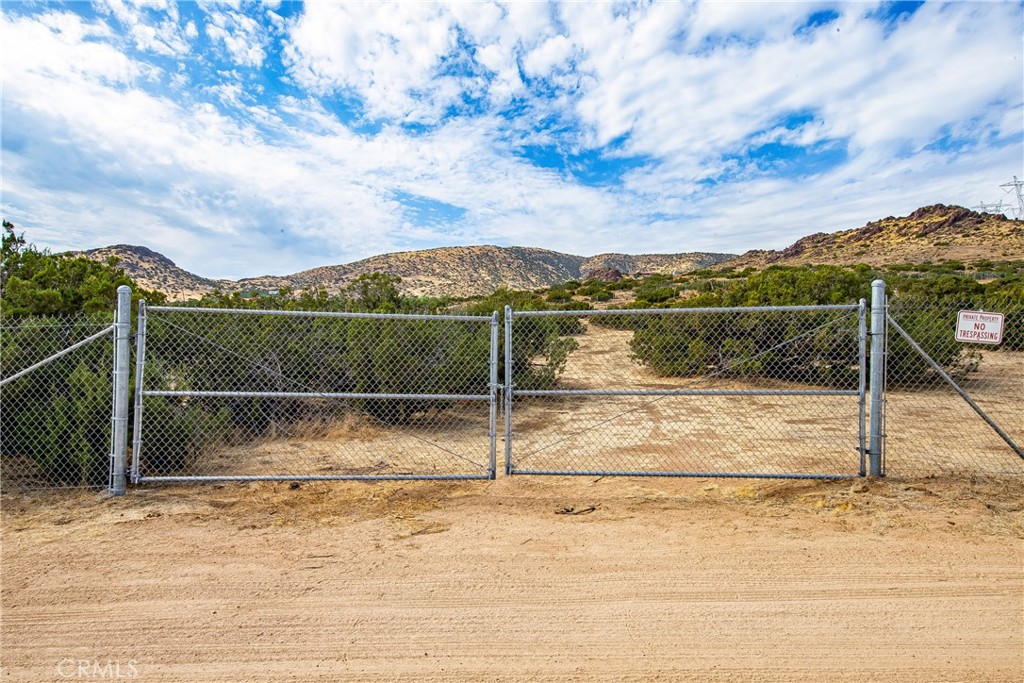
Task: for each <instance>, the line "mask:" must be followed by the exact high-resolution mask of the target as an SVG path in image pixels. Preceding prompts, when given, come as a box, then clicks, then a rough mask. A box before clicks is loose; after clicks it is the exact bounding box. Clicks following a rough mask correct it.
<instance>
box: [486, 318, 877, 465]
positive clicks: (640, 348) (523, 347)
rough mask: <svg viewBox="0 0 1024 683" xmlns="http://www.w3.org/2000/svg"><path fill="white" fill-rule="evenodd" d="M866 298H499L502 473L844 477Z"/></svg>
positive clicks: (857, 402)
mask: <svg viewBox="0 0 1024 683" xmlns="http://www.w3.org/2000/svg"><path fill="white" fill-rule="evenodd" d="M866 324H867V307H866V304H865V302H864V301H863V300H862V301H861V302H860V303H859V304H854V305H832V306H778V307H758V308H717V309H697V308H691V309H685V308H678V309H655V310H639V309H633V310H628V309H624V310H605V311H593V310H590V311H512V310H511V308H506V309H505V354H504V377H505V469H506V472H507V473H508V474H582V475H597V476H601V475H659V476H717V477H722V476H726V477H728V476H735V477H791V478H845V477H852V476H857V475H858V474H860V475H863V474H864V472H865V455H866V444H865V439H866V412H865V411H866V403H867V401H866V398H867V397H866V389H867V373H866V370H867V362H866V347H867V345H866V341H867V328H866Z"/></svg>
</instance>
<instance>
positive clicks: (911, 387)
mask: <svg viewBox="0 0 1024 683" xmlns="http://www.w3.org/2000/svg"><path fill="white" fill-rule="evenodd" d="M961 310H972V311H980V310H984V311H988V312H1000V313H1003V314H1004V316H1005V320H1004V328H1003V329H1004V340H1003V343H1002V344H1001V345H999V346H994V345H989V344H976V343H963V342H958V341H956V339H955V331H956V324H957V314H958V313H959V311H961ZM889 315H890V317H891V319H892V320H893V321H895V322H896V323H897V324H898V325H899V326H900V327H902V328H903V329H904V330H905V331H906V332H907V334H908V335H909V336H910V337H911V338H912V339H913V340H914V341H915V342H916V343H917V344H918V345H919V346H920V347H921V349H922V350H923V351H924V353H925V354H927V356H928V357H930V358H931V359H932V360H933V361H934V362H935V363H936V364H937V365H938V366H940V367H941V368H942V369H943V370H944V372H945V373H947V374H948V375H949V377H950V378H951V379H952V380H953V381H954V382H955V383H956V384H957V385H958V386H959V387H960V388H961V389H963V391H965V392H966V393H967V394H968V395H969V396H970V397H971V398H972V399H973V400H974V401H975V402H976V403H977V405H978V406H979V407H980V408H981V409H982V410H983V411H984V412H985V413H987V414H988V415H989V416H990V417H991V418H992V420H993V421H995V422H996V423H997V424H998V425H999V426H1000V427H1001V428H1002V429H1003V430H1004V431H1005V432H1006V433H1007V434H1008V435H1009V437H1010V438H1011V439H1012V440H1013V441H1015V442H1016V444H1017V445H1018V446H1021V445H1024V301H1019V300H1014V299H1011V298H1006V297H1003V298H993V297H981V296H979V297H977V298H975V299H946V300H935V299H932V300H922V299H915V298H892V299H890V301H889ZM887 341H888V349H887V355H888V385H887V392H886V404H885V416H886V421H885V433H886V444H885V446H886V447H885V454H886V455H885V459H886V473H887V474H888V475H890V476H922V475H931V474H947V473H953V472H974V473H987V474H1007V473H1011V474H1024V459H1021V457H1019V456H1018V455H1017V454H1016V453H1015V452H1014V450H1013V448H1012V447H1011V446H1010V445H1008V444H1007V443H1006V442H1005V441H1004V440H1003V439H1002V438H1000V436H999V435H998V434H997V433H996V431H995V430H994V429H993V428H992V427H991V426H989V425H988V424H986V422H985V421H984V420H983V419H982V417H981V416H979V414H978V413H977V412H976V411H975V410H974V409H973V408H971V406H970V405H969V404H968V402H967V401H966V400H964V398H963V397H962V396H960V394H959V393H957V391H956V389H955V388H954V387H953V386H952V385H951V384H950V383H949V382H948V381H946V380H945V379H944V378H943V377H942V375H941V374H940V373H939V372H937V371H936V370H935V369H934V368H933V367H932V366H931V365H930V364H929V363H928V362H927V360H926V359H925V357H924V355H922V354H921V353H920V352H918V351H917V350H915V349H914V348H913V346H912V345H911V344H910V343H909V342H907V340H906V339H905V338H904V337H903V336H902V335H901V334H900V332H899V331H898V330H897V329H896V328H895V327H894V326H892V325H890V327H889V331H888V340H887Z"/></svg>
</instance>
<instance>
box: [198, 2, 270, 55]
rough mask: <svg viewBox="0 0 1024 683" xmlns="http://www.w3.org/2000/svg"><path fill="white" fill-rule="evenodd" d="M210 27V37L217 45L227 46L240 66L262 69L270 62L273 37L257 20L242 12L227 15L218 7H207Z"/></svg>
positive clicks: (207, 29)
mask: <svg viewBox="0 0 1024 683" xmlns="http://www.w3.org/2000/svg"><path fill="white" fill-rule="evenodd" d="M204 9H206V11H207V19H208V23H207V24H206V28H205V30H206V35H207V36H209V37H210V40H212V41H213V42H214V43H215V44H223V45H224V48H225V49H226V50H227V53H228V55H229V56H230V58H231V60H232V61H233V62H234V63H235V64H237V65H238V66H244V67H259V66H260V65H262V64H263V60H264V59H266V56H267V53H266V45H267V43H268V42H269V41H270V40H271V34H270V32H269V31H267V30H265V29H264V27H263V26H262V25H261V24H260V23H258V22H257V21H256V20H255V19H253V18H252V17H250V16H247V15H246V14H244V13H242V12H238V11H227V12H223V11H220V10H219V9H217V6H213V7H204Z"/></svg>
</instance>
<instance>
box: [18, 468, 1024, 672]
mask: <svg viewBox="0 0 1024 683" xmlns="http://www.w3.org/2000/svg"><path fill="white" fill-rule="evenodd" d="M1022 500H1024V483H1022V482H1021V481H1020V480H1019V479H997V480H984V481H974V482H964V481H948V480H923V481H921V482H918V483H908V482H896V481H886V482H869V483H867V484H865V483H863V482H852V483H851V482H752V483H751V482H741V481H709V480H636V479H599V480H593V479H571V480H570V479H528V478H512V479H499V480H498V481H496V482H493V483H486V482H466V483H458V484H438V483H423V484H419V483H416V484H371V485H363V484H353V483H344V484H340V483H339V484H333V485H323V486H302V487H301V488H298V489H292V488H290V487H289V486H288V485H287V484H259V485H257V484H253V485H238V486H235V485H229V486H224V487H197V488H191V489H184V488H181V489H178V488H154V489H148V490H143V491H137V492H132V493H131V494H130V495H129V496H128V497H126V498H124V499H120V500H110V499H101V498H98V497H96V496H94V495H89V494H76V495H71V496H47V497H37V498H34V499H33V498H26V497H22V496H15V495H6V496H5V497H4V498H3V503H4V509H3V514H2V518H0V521H2V527H0V528H2V532H3V536H2V541H3V547H2V570H3V573H2V608H3V611H2V622H0V628H2V637H3V640H2V646H0V666H2V680H3V681H12V682H13V681H19V682H20V681H32V682H35V681H50V680H55V681H60V680H87V678H81V677H78V676H72V677H70V678H69V677H68V676H67V674H68V673H69V672H70V673H72V674H74V673H75V671H74V670H73V669H69V668H68V667H69V664H68V662H69V661H72V660H75V661H79V660H80V661H86V662H97V661H98V662H100V663H101V664H103V665H106V663H108V662H111V663H116V664H120V673H121V674H122V679H131V680H138V681H146V682H149V681H154V682H155V681H182V682H184V681H194V682H197V683H202V682H211V683H212V682H215V681H216V682H223V681H286V680H294V681H395V680H410V681H411V680H416V681H650V680H665V681H677V680H695V681H791V680H799V681H821V680H830V681H894V680H898V681H928V682H929V683H930V682H933V681H1013V682H1018V681H1020V680H1021V679H1022V674H1024V543H1022V538H1024V512H1022V508H1021V501H1022ZM570 512H572V513H578V514H568V513H570ZM62 662H63V663H64V664H63V668H61V663H62ZM93 671H95V669H94V670H93ZM108 671H113V669H108ZM128 674H131V676H128ZM92 678H93V679H94V680H95V679H96V678H97V677H96V676H93V677H92ZM108 679H109V678H108Z"/></svg>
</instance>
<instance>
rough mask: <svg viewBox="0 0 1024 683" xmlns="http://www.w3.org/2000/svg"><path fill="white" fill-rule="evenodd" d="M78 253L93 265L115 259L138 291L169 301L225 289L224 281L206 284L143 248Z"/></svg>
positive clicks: (117, 246)
mask: <svg viewBox="0 0 1024 683" xmlns="http://www.w3.org/2000/svg"><path fill="white" fill-rule="evenodd" d="M79 253H81V254H82V255H84V256H88V257H89V258H91V259H93V260H95V261H106V260H107V259H109V258H110V257H111V256H113V257H115V258H117V260H118V265H119V266H120V267H121V268H124V271H125V272H126V273H128V275H129V276H130V277H131V278H132V279H133V280H135V282H137V283H138V284H139V285H140V286H141V287H145V288H146V289H155V290H159V291H161V292H163V293H165V294H167V295H168V297H169V298H170V299H172V300H183V299H192V298H195V297H199V296H202V295H203V294H206V293H207V292H212V291H213V290H214V289H215V288H217V287H221V288H222V289H224V288H226V287H227V286H228V281H218V280H210V279H208V278H204V277H200V276H198V275H195V274H193V273H190V272H188V271H187V270H184V269H182V268H179V267H178V266H176V265H175V264H174V261H172V260H170V259H169V258H167V257H166V256H164V255H163V254H160V253H157V252H155V251H153V250H152V249H147V248H146V247H140V246H136V245H132V244H115V245H113V246H109V247H101V248H99V249H91V250H89V251H85V252H79ZM232 284H233V283H232Z"/></svg>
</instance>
